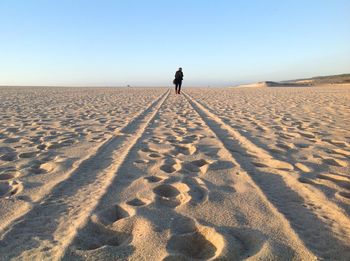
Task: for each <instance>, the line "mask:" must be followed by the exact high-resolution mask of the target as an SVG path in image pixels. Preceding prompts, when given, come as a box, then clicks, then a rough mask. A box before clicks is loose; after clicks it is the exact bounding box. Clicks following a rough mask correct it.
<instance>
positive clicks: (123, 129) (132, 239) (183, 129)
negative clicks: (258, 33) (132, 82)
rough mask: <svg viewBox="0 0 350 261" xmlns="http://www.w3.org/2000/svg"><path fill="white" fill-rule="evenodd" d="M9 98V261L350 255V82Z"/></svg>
mask: <svg viewBox="0 0 350 261" xmlns="http://www.w3.org/2000/svg"><path fill="white" fill-rule="evenodd" d="M0 95H1V96H0V100H1V108H2V110H3V111H4V112H5V113H4V114H2V115H1V119H0V128H1V132H0V205H1V207H0V221H1V222H0V224H1V225H0V226H1V227H0V229H1V230H0V232H1V234H0V235H1V241H0V259H1V260H23V259H24V260H245V259H249V260H292V259H293V260H315V259H321V260H349V259H350V243H349V242H350V218H349V214H350V176H349V173H350V161H349V158H350V122H349V119H350V117H349V116H350V107H349V104H350V86H348V87H332V88H329V87H314V88H302V89H301V88H287V89H286V88H273V89H269V88H239V89H188V90H185V93H184V94H183V95H175V94H174V93H173V92H172V91H170V90H167V89H163V88H158V89H157V88H153V89H151V88H149V89H132V88H130V89H113V88H106V89H97V88H95V89H94V88H51V89H50V88H29V89H26V88H14V89H13V88H2V89H0Z"/></svg>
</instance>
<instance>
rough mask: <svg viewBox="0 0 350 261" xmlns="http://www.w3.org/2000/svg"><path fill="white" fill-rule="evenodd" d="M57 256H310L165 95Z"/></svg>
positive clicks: (177, 101)
mask: <svg viewBox="0 0 350 261" xmlns="http://www.w3.org/2000/svg"><path fill="white" fill-rule="evenodd" d="M114 177H115V178H114V180H113V182H112V184H111V185H110V186H109V188H108V191H107V192H106V193H105V194H104V196H103V198H102V199H101V200H100V201H99V204H98V205H97V206H96V208H95V209H94V211H93V213H92V215H91V216H90V220H89V222H87V223H86V225H84V226H83V227H82V228H81V229H79V231H78V233H77V234H76V238H75V239H74V241H73V242H72V244H71V245H70V246H69V247H68V248H67V250H66V253H65V256H64V257H63V260H67V261H68V260H76V259H77V260H80V259H81V258H82V259H84V260H164V261H165V260H166V261H168V260H242V259H245V258H248V257H250V258H252V259H261V260H264V259H268V258H270V259H274V260H285V259H286V258H291V257H293V258H295V259H296V260H300V259H302V258H305V259H308V260H312V258H313V255H312V254H311V253H310V252H309V251H308V250H307V249H306V248H305V246H304V245H303V243H302V242H301V241H300V240H299V238H298V237H297V236H296V234H295V233H294V231H293V230H292V229H291V228H290V226H289V224H288V223H287V222H286V221H285V219H284V218H283V217H280V216H281V215H280V214H279V213H278V212H276V211H274V208H271V207H270V203H269V201H267V200H266V198H265V197H264V195H263V194H262V193H260V191H259V190H258V189H257V188H256V187H254V184H253V182H252V181H251V179H250V178H249V176H248V175H247V174H243V171H242V169H241V168H240V166H239V164H238V163H237V162H236V161H235V159H234V158H233V157H232V155H231V154H230V153H229V151H227V149H226V148H225V147H224V146H223V144H222V143H221V142H220V140H219V139H218V138H217V137H216V135H215V133H213V132H212V131H211V130H210V128H209V127H208V126H207V125H206V124H205V122H204V121H203V120H202V119H201V117H200V115H198V113H197V112H196V111H195V110H194V109H193V107H191V105H190V103H189V102H188V101H187V100H186V99H185V98H184V97H183V96H178V95H171V96H170V97H169V98H168V99H167V100H166V102H165V103H164V104H163V106H162V107H161V109H160V110H159V112H158V113H157V116H156V117H155V118H154V120H152V123H150V124H149V126H148V128H147V130H146V131H145V132H144V134H143V135H142V137H141V138H140V139H139V140H138V142H137V143H136V144H135V146H134V147H133V148H132V150H131V151H130V153H129V154H128V156H127V158H126V159H125V160H124V161H123V164H122V166H121V167H120V168H119V169H118V173H116V175H115V176H114Z"/></svg>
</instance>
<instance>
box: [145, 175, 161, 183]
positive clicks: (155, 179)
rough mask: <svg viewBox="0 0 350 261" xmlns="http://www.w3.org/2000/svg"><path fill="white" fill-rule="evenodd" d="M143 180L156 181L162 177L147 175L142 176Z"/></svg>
mask: <svg viewBox="0 0 350 261" xmlns="http://www.w3.org/2000/svg"><path fill="white" fill-rule="evenodd" d="M144 179H145V180H147V181H148V182H149V183H157V182H160V181H162V180H163V178H162V177H158V176H148V177H145V178H144Z"/></svg>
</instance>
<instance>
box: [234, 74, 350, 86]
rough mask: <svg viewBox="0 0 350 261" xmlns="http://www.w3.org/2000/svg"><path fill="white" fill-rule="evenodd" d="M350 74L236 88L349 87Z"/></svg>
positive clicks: (267, 82) (262, 83)
mask: <svg viewBox="0 0 350 261" xmlns="http://www.w3.org/2000/svg"><path fill="white" fill-rule="evenodd" d="M349 84H350V74H340V75H330V76H318V77H312V78H307V79H297V80H288V81H279V82H276V81H263V82H257V83H250V84H241V85H237V86H235V87H313V86H320V85H328V86H329V85H337V86H343V85H349Z"/></svg>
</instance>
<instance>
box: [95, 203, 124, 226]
mask: <svg viewBox="0 0 350 261" xmlns="http://www.w3.org/2000/svg"><path fill="white" fill-rule="evenodd" d="M129 216H130V214H129V212H128V211H126V210H125V209H123V208H122V207H120V206H119V205H114V206H111V207H109V208H106V209H104V210H102V211H99V212H98V213H96V214H94V215H93V216H92V220H93V221H95V222H96V223H101V224H103V225H105V226H108V225H110V224H112V223H114V222H117V221H118V220H120V219H123V218H126V217H129Z"/></svg>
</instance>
